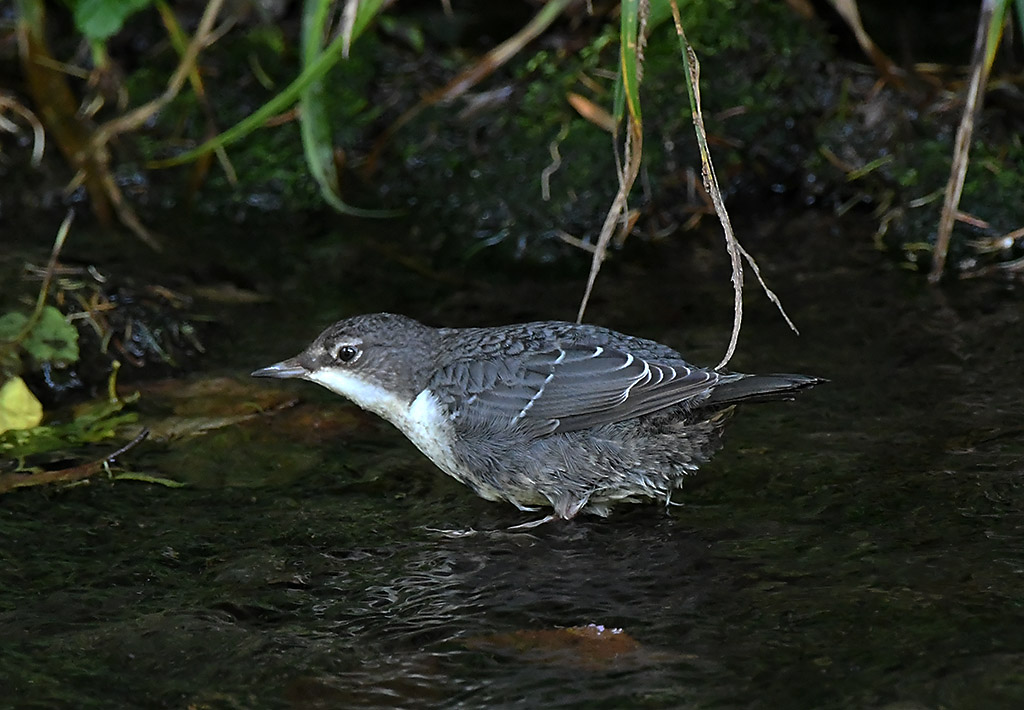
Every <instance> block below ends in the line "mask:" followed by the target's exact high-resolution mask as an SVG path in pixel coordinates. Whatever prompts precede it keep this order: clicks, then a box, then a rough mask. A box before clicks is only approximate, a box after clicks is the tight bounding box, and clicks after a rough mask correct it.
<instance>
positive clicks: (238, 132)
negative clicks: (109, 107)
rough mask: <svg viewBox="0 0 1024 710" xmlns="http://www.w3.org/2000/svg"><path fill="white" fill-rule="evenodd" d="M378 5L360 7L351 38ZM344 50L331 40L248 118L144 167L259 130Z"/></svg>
mask: <svg viewBox="0 0 1024 710" xmlns="http://www.w3.org/2000/svg"><path fill="white" fill-rule="evenodd" d="M381 4H382V3H381V2H380V0H374V1H373V2H367V3H364V4H362V5H360V8H359V11H358V12H357V13H356V18H355V23H354V24H353V27H352V38H353V39H354V38H356V37H358V36H359V35H361V34H362V33H363V31H364V30H365V29H366V27H367V26H368V25H369V23H370V20H371V19H372V18H373V16H374V15H373V13H372V12H371V10H374V11H375V10H376V9H379V7H380V5H381ZM346 48H347V41H346V37H345V36H339V37H336V38H334V39H333V40H332V41H331V43H330V44H328V45H327V46H326V47H324V50H323V52H321V53H320V54H319V56H318V57H317V58H316V60H315V61H313V62H312V63H310V64H309V65H308V66H306V67H305V68H304V69H303V70H302V73H300V74H299V75H298V76H297V77H295V79H293V80H292V82H291V83H290V84H288V86H286V87H285V88H284V89H282V90H281V92H280V93H278V94H277V95H276V96H275V97H274V98H272V99H271V100H270V101H268V102H266V103H265V104H263V105H262V106H260V107H259V108H258V109H256V110H255V111H253V112H252V113H251V114H250V115H249V116H247V117H246V118H244V119H242V120H241V121H239V122H238V123H236V124H235V125H234V126H232V127H231V128H229V129H227V130H226V131H224V132H223V133H221V134H219V135H217V136H214V137H213V138H211V139H210V140H208V141H206V142H204V143H202V144H200V145H198V146H197V147H195V148H193V149H192V150H189V151H186V152H184V153H181V154H180V155H176V156H174V157H173V158H165V159H164V160H154V161H151V162H150V163H148V164H147V167H150V168H168V167H171V166H174V165H183V164H184V163H189V162H191V161H193V160H196V159H197V158H199V157H200V156H203V155H205V154H206V153H209V152H210V151H211V150H214V149H216V148H219V147H221V146H226V145H229V144H231V143H234V142H235V141H237V140H239V139H241V138H244V137H245V136H247V135H249V134H250V133H252V132H253V131H255V130H256V129H258V128H262V127H263V125H264V124H265V123H266V122H267V119H269V118H272V117H273V116H276V115H277V114H279V113H282V112H284V111H286V110H287V109H288V107H290V106H291V105H292V104H294V103H295V102H296V101H297V100H298V99H299V97H300V96H301V95H302V92H303V91H305V89H306V88H307V87H308V86H309V85H310V84H312V83H313V82H315V81H317V80H318V79H320V78H322V77H323V76H324V75H325V74H326V73H327V72H328V71H329V70H330V68H331V67H333V66H334V65H335V64H336V63H337V62H338V61H339V60H340V59H341V58H342V55H343V53H344V51H345V49H346Z"/></svg>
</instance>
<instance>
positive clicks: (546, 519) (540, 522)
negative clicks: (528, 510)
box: [509, 513, 562, 531]
mask: <svg viewBox="0 0 1024 710" xmlns="http://www.w3.org/2000/svg"><path fill="white" fill-rule="evenodd" d="M561 517H562V516H560V515H558V514H556V513H552V514H551V515H545V516H544V517H543V518H541V519H540V520H531V521H530V522H528V523H519V525H513V526H512V527H510V528H509V530H510V531H511V530H530V529H531V528H535V527H537V526H538V525H543V524H544V523H549V522H551V521H552V520H559V519H560V518H561Z"/></svg>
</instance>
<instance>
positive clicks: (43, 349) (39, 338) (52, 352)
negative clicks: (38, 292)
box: [21, 306, 78, 365]
mask: <svg viewBox="0 0 1024 710" xmlns="http://www.w3.org/2000/svg"><path fill="white" fill-rule="evenodd" d="M21 346H22V347H23V348H24V349H25V352H27V353H28V354H29V355H31V356H32V358H33V359H34V360H35V361H36V362H37V363H38V362H51V363H56V364H63V365H66V364H69V363H72V362H77V360H78V331H77V330H75V326H73V325H71V324H70V323H68V321H67V319H66V318H65V317H64V314H63V313H61V312H60V311H58V310H57V309H56V308H54V307H53V306H44V307H43V311H42V313H40V315H39V321H38V322H37V323H36V324H35V325H34V326H32V330H31V331H29V334H28V337H26V338H25V340H24V342H22V344H21Z"/></svg>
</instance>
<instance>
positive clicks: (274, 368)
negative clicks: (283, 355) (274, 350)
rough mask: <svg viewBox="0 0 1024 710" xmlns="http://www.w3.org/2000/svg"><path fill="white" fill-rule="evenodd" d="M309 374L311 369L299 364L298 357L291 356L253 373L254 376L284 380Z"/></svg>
mask: <svg viewBox="0 0 1024 710" xmlns="http://www.w3.org/2000/svg"><path fill="white" fill-rule="evenodd" d="M308 374H309V370H307V369H306V368H305V367H303V366H302V365H301V364H299V360H298V358H294V357H293V358H289V359H287V360H282V361H281V362H278V363H274V364H273V365H270V366H269V367H262V368H260V369H259V370H256V371H255V372H253V373H252V376H253V377H276V378H278V379H281V380H284V379H288V378H290V377H305V376H306V375H308Z"/></svg>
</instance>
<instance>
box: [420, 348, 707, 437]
mask: <svg viewBox="0 0 1024 710" xmlns="http://www.w3.org/2000/svg"><path fill="white" fill-rule="evenodd" d="M718 380H719V375H718V373H716V372H714V371H712V370H704V369H699V368H694V367H690V366H688V365H687V364H686V363H684V362H683V361H681V360H676V361H671V362H663V361H662V362H654V361H651V360H645V359H643V358H640V357H637V356H635V355H632V354H630V353H628V352H625V351H623V350H618V349H615V348H610V347H601V346H597V345H567V346H564V347H561V348H556V349H552V350H547V351H543V352H537V353H529V354H527V355H524V356H522V357H521V358H517V360H516V366H515V368H514V369H513V368H510V367H509V366H508V365H507V364H506V365H504V366H502V365H498V364H497V363H495V362H494V361H470V362H461V363H457V364H455V365H452V366H450V367H449V368H447V369H446V371H445V372H444V376H443V381H444V382H443V383H442V382H437V383H435V387H436V386H438V385H440V386H441V387H442V388H444V383H448V384H450V385H455V384H457V385H458V386H457V387H452V386H449V387H447V388H446V389H447V394H449V397H447V399H449V404H450V406H451V408H452V414H453V416H454V418H455V419H456V420H457V422H458V423H459V424H461V425H462V426H466V427H473V426H474V425H486V424H488V423H493V422H496V421H500V422H505V423H507V424H508V425H509V426H514V427H517V428H519V429H520V430H522V431H523V432H524V433H526V434H527V435H529V436H534V437H536V436H544V435H547V434H552V433H554V432H556V431H557V432H568V431H576V430H579V429H587V428H590V427H593V426H597V425H600V424H609V423H612V422H618V421H623V420H625V419H631V418H633V417H638V416H642V415H644V414H649V413H651V412H655V411H657V410H659V409H663V408H665V407H669V406H672V405H675V404H681V403H684V402H686V401H687V400H694V403H695V404H696V403H697V402H700V401H703V400H704V399H705V398H706V396H707V395H708V393H709V392H710V390H711V388H712V387H713V386H714V385H715V383H716V382H718ZM435 391H436V390H435ZM453 392H458V395H455V396H452V393H453Z"/></svg>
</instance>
